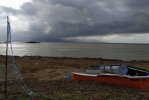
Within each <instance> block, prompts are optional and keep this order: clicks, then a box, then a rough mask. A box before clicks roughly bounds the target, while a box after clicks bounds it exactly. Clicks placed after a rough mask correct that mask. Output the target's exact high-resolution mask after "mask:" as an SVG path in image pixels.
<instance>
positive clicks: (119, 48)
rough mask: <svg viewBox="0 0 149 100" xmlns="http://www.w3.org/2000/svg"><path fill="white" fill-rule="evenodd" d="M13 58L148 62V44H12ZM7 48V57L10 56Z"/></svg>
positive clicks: (1, 48)
mask: <svg viewBox="0 0 149 100" xmlns="http://www.w3.org/2000/svg"><path fill="white" fill-rule="evenodd" d="M12 47H13V54H14V55H15V56H48V57H75V58H82V57H88V58H104V59H119V60H125V61H130V60H149V44H121V43H53V42H52V43H50V42H41V43H22V42H14V43H12ZM5 48H6V44H2V43H1V44H0V55H5V51H6V50H5ZM10 51H11V48H10V47H9V55H11V52H10Z"/></svg>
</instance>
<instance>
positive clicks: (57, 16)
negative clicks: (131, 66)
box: [0, 0, 149, 41]
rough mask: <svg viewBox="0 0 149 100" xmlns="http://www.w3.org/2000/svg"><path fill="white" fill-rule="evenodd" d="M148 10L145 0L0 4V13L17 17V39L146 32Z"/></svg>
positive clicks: (47, 0)
mask: <svg viewBox="0 0 149 100" xmlns="http://www.w3.org/2000/svg"><path fill="white" fill-rule="evenodd" d="M148 11H149V1H148V0H32V2H26V3H24V4H23V5H21V7H20V9H14V8H7V7H0V12H2V13H3V14H2V15H0V17H3V18H4V16H6V15H10V16H13V17H15V18H18V20H17V22H16V23H17V25H16V26H18V27H16V28H17V29H16V30H15V31H14V33H15V35H14V38H15V39H16V40H17V38H19V39H21V38H22V39H26V40H28V39H32V40H40V41H65V40H64V39H67V38H72V37H89V36H106V35H112V34H122V35H130V34H131V35H133V34H146V33H149V23H148V21H149V12H148ZM10 18H11V17H10ZM1 23H2V22H1ZM14 23H15V22H14ZM19 39H18V40H19Z"/></svg>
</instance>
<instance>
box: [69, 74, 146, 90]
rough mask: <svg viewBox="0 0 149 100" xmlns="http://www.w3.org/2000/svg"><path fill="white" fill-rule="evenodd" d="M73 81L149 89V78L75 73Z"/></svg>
mask: <svg viewBox="0 0 149 100" xmlns="http://www.w3.org/2000/svg"><path fill="white" fill-rule="evenodd" d="M72 78H73V80H76V81H83V80H86V81H97V82H104V83H108V84H113V85H118V86H123V87H130V88H137V89H141V90H144V91H147V90H148V89H149V76H134V77H133V76H131V77H130V76H120V75H116V74H101V75H92V74H83V73H73V77H72Z"/></svg>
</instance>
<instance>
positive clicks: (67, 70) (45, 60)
mask: <svg viewBox="0 0 149 100" xmlns="http://www.w3.org/2000/svg"><path fill="white" fill-rule="evenodd" d="M15 61H16V65H17V67H18V68H19V70H20V73H21V75H22V78H23V80H24V82H25V84H26V85H27V86H28V87H29V88H30V90H32V91H33V92H35V93H38V94H44V95H46V96H48V97H50V98H51V99H54V100H59V99H64V98H65V99H66V100H72V99H74V100H84V99H87V100H95V99H97V100H98V99H99V100H100V99H109V98H114V99H119V100H126V99H132V98H136V99H138V100H139V99H140V98H141V99H142V98H143V99H149V92H146V91H141V90H137V89H129V88H122V87H119V86H113V85H108V84H103V83H96V82H87V81H83V82H76V81H72V80H66V76H68V75H70V74H71V72H74V71H81V70H84V69H86V68H89V67H90V66H100V65H101V64H128V65H132V66H136V67H141V68H145V69H149V61H136V60H134V61H122V60H116V59H113V60H112V59H102V58H67V57H40V56H23V57H19V56H15ZM8 64H9V65H8V73H9V75H8V80H9V83H8V84H9V98H10V100H15V97H17V95H20V94H23V93H22V91H21V90H19V89H18V88H17V87H16V85H17V84H16V83H17V82H16V80H15V75H14V73H13V71H12V69H11V64H12V59H11V57H9V60H8ZM0 65H5V56H0ZM1 69H2V68H1ZM0 75H1V79H0V82H1V83H0V85H1V90H0V92H1V97H3V92H4V88H3V87H4V84H3V82H4V80H3V74H2V72H1V74H0ZM23 95H24V94H23ZM39 100H40V99H39ZM48 100H49V99H48Z"/></svg>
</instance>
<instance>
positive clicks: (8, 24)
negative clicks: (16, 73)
mask: <svg viewBox="0 0 149 100" xmlns="http://www.w3.org/2000/svg"><path fill="white" fill-rule="evenodd" d="M9 27H10V23H9V17H8V16H7V40H6V67H5V100H6V99H7V76H8V75H7V67H8V42H9V31H10V30H9Z"/></svg>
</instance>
